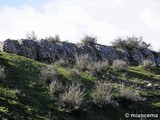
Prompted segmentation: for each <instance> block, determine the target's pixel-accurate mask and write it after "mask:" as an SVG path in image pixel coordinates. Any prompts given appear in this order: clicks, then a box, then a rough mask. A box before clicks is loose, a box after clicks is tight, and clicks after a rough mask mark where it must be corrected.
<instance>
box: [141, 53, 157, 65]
mask: <svg viewBox="0 0 160 120" xmlns="http://www.w3.org/2000/svg"><path fill="white" fill-rule="evenodd" d="M143 57H144V59H147V60H150V61H152V63H153V64H155V57H154V54H153V53H152V52H151V51H150V50H143Z"/></svg>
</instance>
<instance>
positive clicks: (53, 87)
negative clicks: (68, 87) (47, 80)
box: [50, 80, 63, 95]
mask: <svg viewBox="0 0 160 120" xmlns="http://www.w3.org/2000/svg"><path fill="white" fill-rule="evenodd" d="M62 89H63V85H62V83H61V82H59V81H58V80H53V81H52V82H51V84H50V93H51V94H52V95H53V94H56V93H57V94H58V93H59V92H60V91H62Z"/></svg>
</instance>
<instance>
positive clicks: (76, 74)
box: [68, 68, 81, 79]
mask: <svg viewBox="0 0 160 120" xmlns="http://www.w3.org/2000/svg"><path fill="white" fill-rule="evenodd" d="M68 70H69V72H70V76H71V77H72V78H75V79H79V78H80V77H81V76H80V72H79V70H78V69H76V68H73V69H68Z"/></svg>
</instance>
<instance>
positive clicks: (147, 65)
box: [143, 60, 156, 69]
mask: <svg viewBox="0 0 160 120" xmlns="http://www.w3.org/2000/svg"><path fill="white" fill-rule="evenodd" d="M155 66H156V65H155V63H153V62H152V61H150V60H143V67H144V68H146V69H147V68H153V67H155Z"/></svg>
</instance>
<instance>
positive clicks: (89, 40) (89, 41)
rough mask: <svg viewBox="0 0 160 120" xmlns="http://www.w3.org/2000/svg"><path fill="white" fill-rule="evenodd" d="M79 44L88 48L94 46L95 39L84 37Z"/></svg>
mask: <svg viewBox="0 0 160 120" xmlns="http://www.w3.org/2000/svg"><path fill="white" fill-rule="evenodd" d="M81 43H82V44H83V45H89V46H94V45H96V44H97V37H93V36H89V35H86V36H85V37H84V38H83V39H82V40H81Z"/></svg>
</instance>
